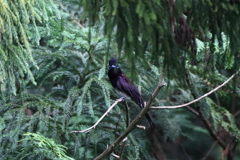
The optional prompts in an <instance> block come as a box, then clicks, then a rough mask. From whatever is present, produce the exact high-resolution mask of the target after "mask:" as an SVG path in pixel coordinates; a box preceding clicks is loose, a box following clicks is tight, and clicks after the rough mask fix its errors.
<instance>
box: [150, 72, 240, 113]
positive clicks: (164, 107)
mask: <svg viewBox="0 0 240 160" xmlns="http://www.w3.org/2000/svg"><path fill="white" fill-rule="evenodd" d="M239 72H240V69H239V70H238V71H237V72H236V73H234V74H233V75H232V76H231V77H230V78H228V79H227V80H226V81H225V82H224V83H223V84H221V85H219V86H218V87H216V88H215V89H213V90H211V91H210V92H208V93H206V94H204V95H202V96H201V97H199V98H197V99H195V100H193V101H191V102H188V103H185V104H182V105H177V106H152V107H150V109H176V108H182V107H186V106H189V105H190V104H193V103H196V102H198V101H200V100H201V99H203V98H205V97H207V96H209V95H210V94H212V93H213V92H215V91H217V90H219V89H220V88H221V87H223V86H224V85H226V84H227V83H229V82H230V80H232V79H233V78H234V77H235V76H236V75H237V74H238V73H239Z"/></svg>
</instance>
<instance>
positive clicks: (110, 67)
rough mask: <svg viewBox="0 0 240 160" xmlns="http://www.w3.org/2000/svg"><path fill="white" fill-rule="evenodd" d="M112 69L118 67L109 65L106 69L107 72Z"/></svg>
mask: <svg viewBox="0 0 240 160" xmlns="http://www.w3.org/2000/svg"><path fill="white" fill-rule="evenodd" d="M112 68H119V67H117V66H114V65H111V66H109V67H108V70H110V69H112Z"/></svg>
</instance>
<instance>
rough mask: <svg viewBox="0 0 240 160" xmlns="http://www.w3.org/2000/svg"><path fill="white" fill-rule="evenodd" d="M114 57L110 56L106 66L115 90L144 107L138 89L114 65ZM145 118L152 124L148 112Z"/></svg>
mask: <svg viewBox="0 0 240 160" xmlns="http://www.w3.org/2000/svg"><path fill="white" fill-rule="evenodd" d="M116 61H117V60H116V59H114V58H112V59H111V60H110V61H109V68H108V77H109V80H110V82H111V84H112V86H113V88H114V89H115V90H116V92H117V93H118V94H119V95H120V96H122V97H125V98H127V99H131V100H132V101H134V102H135V103H136V104H137V105H138V106H139V107H141V108H144V103H143V99H142V96H141V95H140V93H139V91H138V89H137V88H136V87H135V86H134V85H132V84H131V82H130V81H129V79H128V78H127V77H126V76H125V75H124V74H123V73H122V71H121V69H120V68H119V67H117V66H115V63H116ZM145 116H146V118H147V120H148V122H149V124H150V125H151V127H152V126H153V122H152V119H151V117H150V116H149V114H148V113H146V115H145Z"/></svg>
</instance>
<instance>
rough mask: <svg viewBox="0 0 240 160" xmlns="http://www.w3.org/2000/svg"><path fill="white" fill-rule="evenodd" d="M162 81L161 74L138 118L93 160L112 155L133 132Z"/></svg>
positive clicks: (147, 109) (161, 85)
mask: <svg viewBox="0 0 240 160" xmlns="http://www.w3.org/2000/svg"><path fill="white" fill-rule="evenodd" d="M163 80H164V75H163V74H162V76H161V78H160V80H159V83H158V86H157V87H156V89H155V91H154V92H153V94H152V95H151V96H150V98H149V99H148V101H147V103H146V106H145V107H144V108H143V109H142V111H141V112H140V113H139V114H138V116H137V117H136V118H135V119H134V120H133V121H132V123H131V124H130V125H129V126H128V127H127V128H126V129H125V131H124V132H123V133H122V134H121V135H120V136H119V137H118V138H117V139H116V140H115V142H113V143H112V144H111V145H110V146H108V148H107V149H106V150H105V151H104V152H103V153H102V154H100V155H99V156H98V157H96V158H95V160H100V159H103V158H104V157H105V156H107V155H109V154H110V153H112V152H113V150H114V149H115V148H116V147H117V146H118V145H119V144H120V143H121V142H122V141H123V139H124V138H125V137H127V135H128V134H129V133H130V132H131V131H132V130H134V129H135V128H136V125H137V123H138V122H139V121H140V120H141V119H142V117H144V115H145V114H146V113H147V112H148V111H149V108H150V106H151V104H152V102H153V100H154V98H155V97H156V96H157V94H158V92H159V91H160V89H161V88H162V87H163V86H165V84H163Z"/></svg>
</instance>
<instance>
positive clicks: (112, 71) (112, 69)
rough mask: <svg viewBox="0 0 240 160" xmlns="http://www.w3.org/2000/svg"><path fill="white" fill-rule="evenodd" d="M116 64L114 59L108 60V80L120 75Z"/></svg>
mask: <svg viewBox="0 0 240 160" xmlns="http://www.w3.org/2000/svg"><path fill="white" fill-rule="evenodd" d="M116 62H117V60H116V59H114V58H112V59H110V60H109V66H108V77H109V79H110V80H111V79H115V78H116V77H118V76H120V75H121V74H122V71H121V69H120V68H119V67H117V66H115V63H116Z"/></svg>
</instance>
